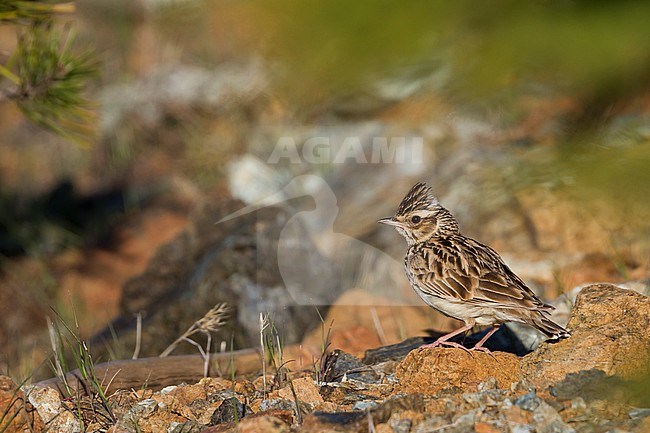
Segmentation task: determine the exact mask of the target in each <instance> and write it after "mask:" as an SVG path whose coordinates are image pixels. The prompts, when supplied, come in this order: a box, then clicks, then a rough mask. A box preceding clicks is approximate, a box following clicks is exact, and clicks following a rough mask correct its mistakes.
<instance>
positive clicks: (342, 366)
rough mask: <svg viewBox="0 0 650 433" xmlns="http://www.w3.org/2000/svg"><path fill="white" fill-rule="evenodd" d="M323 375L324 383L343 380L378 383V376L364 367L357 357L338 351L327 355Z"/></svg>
mask: <svg viewBox="0 0 650 433" xmlns="http://www.w3.org/2000/svg"><path fill="white" fill-rule="evenodd" d="M323 375H324V381H325V382H341V381H342V380H344V379H353V380H359V381H361V382H367V383H376V382H378V381H379V375H378V374H377V373H375V371H374V370H373V369H372V368H371V367H369V366H367V365H364V364H363V363H362V362H361V361H359V360H358V359H357V357H355V356H353V355H350V354H349V353H346V352H344V351H342V350H339V349H336V350H333V351H331V352H330V353H328V354H327V357H326V358H325V362H324V363H323Z"/></svg>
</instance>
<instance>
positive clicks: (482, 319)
mask: <svg viewBox="0 0 650 433" xmlns="http://www.w3.org/2000/svg"><path fill="white" fill-rule="evenodd" d="M417 292H418V295H420V297H421V298H422V300H423V301H424V302H426V303H427V304H428V305H429V306H431V307H433V308H435V309H436V310H438V311H440V312H441V313H443V314H445V315H446V316H449V317H453V318H454V319H458V320H462V321H467V320H468V319H474V320H476V324H477V325H482V326H483V325H493V324H495V323H503V322H508V321H510V320H512V319H511V318H510V317H509V316H508V315H507V314H504V313H505V312H502V311H499V310H495V309H494V308H490V307H485V306H481V305H476V304H472V303H470V302H467V301H462V300H457V301H456V300H451V299H444V298H439V297H437V296H431V295H428V294H426V293H423V292H422V291H421V290H417Z"/></svg>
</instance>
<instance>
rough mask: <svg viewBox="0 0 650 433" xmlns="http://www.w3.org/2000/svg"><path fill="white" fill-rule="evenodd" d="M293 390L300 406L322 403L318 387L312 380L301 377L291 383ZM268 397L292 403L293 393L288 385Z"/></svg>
mask: <svg viewBox="0 0 650 433" xmlns="http://www.w3.org/2000/svg"><path fill="white" fill-rule="evenodd" d="M292 383H293V389H294V390H295V391H296V396H297V397H298V401H299V402H300V403H302V404H308V405H311V406H313V405H317V404H320V403H323V397H322V396H321V395H320V392H319V390H318V387H317V386H316V383H315V382H314V380H313V379H311V378H309V377H302V378H300V379H294V380H293V381H292ZM275 394H276V393H275V392H273V393H271V395H269V398H283V399H285V400H290V401H294V396H293V391H292V390H291V387H290V386H289V385H287V386H285V387H284V388H282V389H280V390H278V391H277V397H276V396H275Z"/></svg>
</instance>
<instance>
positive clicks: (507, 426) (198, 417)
mask: <svg viewBox="0 0 650 433" xmlns="http://www.w3.org/2000/svg"><path fill="white" fill-rule="evenodd" d="M645 290H647V288H646V289H645ZM649 320H650V299H649V298H648V297H647V296H645V295H642V294H639V293H637V292H635V291H632V290H627V289H623V288H620V287H618V286H614V285H610V284H596V285H590V286H588V287H585V288H584V289H582V290H581V291H580V293H579V295H578V297H577V300H576V303H575V308H574V309H573V311H572V313H571V318H570V321H569V324H568V328H569V329H570V330H571V332H572V336H571V337H570V338H568V339H565V340H562V341H560V342H557V343H554V344H550V343H543V344H542V345H541V346H540V347H539V348H538V349H537V350H534V351H532V352H530V353H528V354H527V355H525V356H517V355H515V354H513V353H508V352H500V351H495V352H493V354H486V353H483V352H476V353H474V352H472V353H468V352H466V351H464V350H461V349H455V348H433V349H420V348H417V347H416V348H414V349H413V350H410V351H409V349H411V348H413V347H415V345H416V344H415V343H414V342H413V341H406V342H404V343H403V344H398V345H393V346H388V347H382V348H378V349H374V350H371V351H368V352H366V354H365V356H364V358H363V359H359V358H357V357H355V356H353V355H351V354H348V353H345V352H343V351H340V350H333V351H331V352H330V353H329V355H328V356H327V357H325V358H324V359H323V362H322V363H321V365H320V369H311V370H303V371H292V370H291V368H290V367H289V366H290V364H288V365H287V366H286V367H281V368H279V369H273V368H272V367H269V370H268V371H267V375H266V376H262V375H261V374H257V375H248V376H245V377H244V376H242V377H232V376H230V377H226V376H228V374H225V375H224V377H208V378H204V379H202V380H200V381H199V382H198V383H195V384H177V385H173V386H167V387H165V388H163V389H161V390H152V389H148V388H147V387H146V385H145V386H142V387H140V388H131V389H120V390H113V391H111V393H110V394H109V395H108V396H107V400H105V401H102V400H101V398H99V397H97V396H96V395H95V397H94V398H90V397H88V396H81V395H75V396H71V397H67V398H62V396H61V395H60V394H59V392H58V391H57V390H55V389H53V388H50V387H41V386H38V385H35V386H23V387H20V388H19V387H17V386H16V385H15V384H14V383H12V382H11V380H10V379H8V378H6V377H4V378H3V380H2V384H1V385H2V387H1V393H0V405H1V406H0V412H1V413H3V414H4V415H3V417H2V425H1V426H0V428H2V429H3V430H2V431H4V432H27V431H37V432H42V431H48V432H72V431H110V432H115V433H117V432H164V431H166V432H175V433H180V432H206V433H207V432H289V431H296V432H398V433H407V432H433V431H435V432H480V433H491V432H518V433H520V432H521V433H523V432H647V431H650V397H649V394H648V392H647V390H648V387H649V386H650V330H648V327H647V324H648V322H649ZM260 369H261V366H260Z"/></svg>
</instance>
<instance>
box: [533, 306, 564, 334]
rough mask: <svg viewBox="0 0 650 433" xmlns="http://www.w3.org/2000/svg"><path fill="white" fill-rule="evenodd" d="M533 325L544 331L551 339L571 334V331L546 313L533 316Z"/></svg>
mask: <svg viewBox="0 0 650 433" xmlns="http://www.w3.org/2000/svg"><path fill="white" fill-rule="evenodd" d="M532 322H533V323H532V325H533V326H534V327H535V328H537V329H539V330H540V331H542V332H543V333H544V334H545V335H546V336H547V337H548V338H549V340H560V339H562V338H567V337H569V336H570V335H571V333H570V332H569V331H567V330H566V329H564V328H563V327H561V326H560V325H558V324H557V323H555V322H554V321H552V320H551V319H550V318H549V317H547V316H546V315H545V314H544V313H541V312H540V314H538V315H537V316H536V317H533V318H532Z"/></svg>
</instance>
